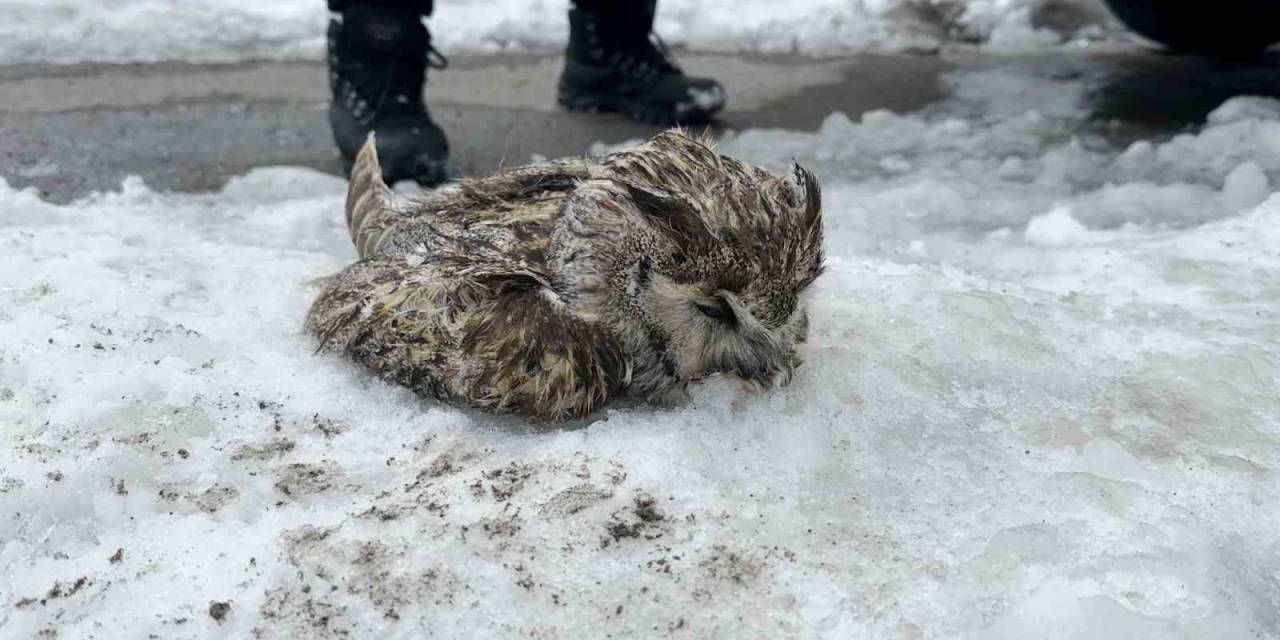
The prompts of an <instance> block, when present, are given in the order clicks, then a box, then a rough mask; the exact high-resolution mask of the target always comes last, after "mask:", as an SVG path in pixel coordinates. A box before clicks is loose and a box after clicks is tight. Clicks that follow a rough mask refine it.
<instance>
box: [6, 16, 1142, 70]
mask: <svg viewBox="0 0 1280 640" xmlns="http://www.w3.org/2000/svg"><path fill="white" fill-rule="evenodd" d="M567 6H568V2H567V0H440V1H439V2H438V3H437V7H436V12H435V15H434V16H433V17H432V18H431V20H430V21H429V23H428V24H429V26H430V28H431V31H432V35H433V38H434V43H435V45H436V46H437V47H438V48H440V49H441V50H443V51H445V52H446V53H460V52H468V51H500V50H511V49H516V50H530V49H531V50H553V51H558V50H560V49H561V48H563V46H564V41H565V38H566V35H567V32H568V25H567V21H566V19H565V15H564V14H565V10H566V8H567ZM659 7H660V8H659V20H658V25H657V27H658V32H659V33H661V34H662V35H663V36H664V37H665V38H666V39H667V40H668V41H669V42H671V43H672V44H675V45H688V46H691V47H695V48H698V49H703V50H721V51H742V50H746V51H768V52H792V51H796V52H802V53H807V54H821V53H833V52H851V51H867V50H874V51H902V50H921V49H923V50H931V49H936V48H938V47H940V46H946V45H950V44H955V43H960V42H964V43H968V42H977V43H986V44H987V45H989V48H991V49H993V50H999V51H1022V50H1027V49H1035V48H1043V47H1046V46H1058V45H1060V44H1063V43H1064V42H1068V41H1069V42H1079V41H1087V40H1090V39H1097V38H1100V37H1107V36H1109V35H1110V36H1114V35H1115V34H1116V33H1118V30H1117V29H1115V26H1114V24H1112V23H1111V22H1110V20H1109V18H1108V17H1107V14H1106V11H1105V9H1103V8H1102V5H1101V1H1100V0H792V1H791V2H788V3H786V10H785V11H779V10H778V4H777V2H774V1H773V0H662V2H661V3H660V5H659ZM328 19H329V17H328V12H327V11H326V10H325V8H324V3H323V2H322V1H321V0H276V1H273V2H261V1H259V0H113V1H111V2H84V1H83V0H0V64H16V63H40V62H56V63H72V62H84V61H97V62H149V61H156V60H194V61H219V62H227V61H237V60H251V59H262V58H270V59H280V58H288V59H294V58H304V59H320V58H321V55H322V51H323V48H324V33H325V28H326V24H327V21H328Z"/></svg>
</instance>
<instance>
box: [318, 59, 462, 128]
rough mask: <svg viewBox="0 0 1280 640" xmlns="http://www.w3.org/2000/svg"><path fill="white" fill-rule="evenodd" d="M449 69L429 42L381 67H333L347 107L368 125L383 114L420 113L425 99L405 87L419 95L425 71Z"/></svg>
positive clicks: (364, 64) (357, 64)
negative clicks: (412, 94)
mask: <svg viewBox="0 0 1280 640" xmlns="http://www.w3.org/2000/svg"><path fill="white" fill-rule="evenodd" d="M448 67H449V59H448V58H446V57H445V56H444V54H443V53H440V51H439V50H438V49H436V48H435V47H434V46H432V45H431V43H430V42H428V43H427V44H426V46H425V47H423V48H422V50H421V51H410V50H408V49H406V50H404V51H401V52H398V54H397V55H393V56H391V57H390V62H388V63H387V64H386V65H382V66H375V65H370V64H368V63H367V62H363V61H356V62H347V63H340V62H336V61H335V63H334V64H333V69H334V72H335V77H336V78H337V79H339V81H340V82H341V87H340V89H341V90H340V93H341V95H342V100H343V103H344V105H345V106H346V108H347V109H348V110H349V111H350V112H351V115H352V116H354V117H355V119H356V121H357V122H359V123H361V124H363V125H366V126H368V125H369V124H372V122H373V121H374V120H376V119H377V118H378V116H379V115H381V114H387V113H395V112H403V113H416V112H417V111H419V110H421V108H422V97H421V96H410V95H407V92H406V88H409V89H410V90H413V91H419V92H420V91H421V86H422V85H421V82H422V81H423V73H424V72H425V69H426V68H431V69H447V68H448Z"/></svg>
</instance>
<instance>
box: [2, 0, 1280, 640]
mask: <svg viewBox="0 0 1280 640" xmlns="http://www.w3.org/2000/svg"><path fill="white" fill-rule="evenodd" d="M672 4H676V3H672ZM951 81H952V82H953V90H954V91H953V94H954V96H955V97H954V98H952V99H951V100H949V101H946V102H944V103H943V104H941V105H939V106H938V107H935V108H931V109H930V110H927V111H925V112H922V113H917V114H913V115H894V114H891V113H887V112H873V113H868V114H866V115H864V116H862V117H860V118H858V119H857V120H854V119H851V118H849V117H846V116H844V115H842V114H834V115H832V116H831V117H829V118H828V119H827V121H826V122H825V123H824V124H823V125H822V127H821V129H820V130H819V131H817V132H815V133H795V132H784V131H773V130H752V131H745V132H742V133H739V134H737V135H734V136H731V137H729V138H728V139H727V140H725V141H724V142H723V143H722V145H721V150H722V151H723V152H724V153H728V154H732V155H735V156H738V157H742V158H744V159H746V160H749V161H753V162H758V163H763V164H766V165H769V166H773V167H775V168H781V167H784V166H786V164H787V163H788V162H789V161H790V159H791V158H792V157H795V158H797V159H798V160H799V161H800V162H801V163H802V164H805V165H807V166H810V167H812V168H814V169H815V170H816V171H817V172H818V173H819V175H820V177H821V179H822V181H823V184H824V191H825V199H824V200H825V203H826V221H827V233H828V240H827V251H828V254H829V256H830V258H829V269H828V271H827V273H826V275H824V276H823V277H822V278H821V279H820V280H819V282H818V283H817V285H816V289H815V291H814V295H813V299H812V308H811V314H812V318H813V329H812V336H811V342H810V347H811V348H810V352H809V354H808V364H807V365H805V367H803V368H802V369H801V370H800V371H799V372H798V375H797V377H796V380H795V382H794V383H793V384H792V385H791V386H790V387H788V388H786V389H782V390H777V391H774V392H770V393H766V394H761V395H751V394H749V393H747V392H745V391H744V390H742V389H741V388H740V387H739V386H738V385H735V384H733V383H731V382H729V381H726V380H713V381H711V382H710V383H708V384H705V385H702V386H700V387H698V388H697V389H696V390H695V391H694V394H693V396H694V397H693V401H692V402H691V404H689V405H688V406H686V407H682V408H677V409H671V410H662V409H655V408H651V407H645V406H632V407H618V408H614V409H611V410H607V411H603V412H601V413H599V414H598V415H596V416H594V417H593V418H592V419H590V420H586V421H584V422H582V423H580V424H575V425H569V426H567V427H565V428H562V429H555V430H550V431H544V430H540V429H538V428H537V427H534V426H531V425H529V424H526V423H524V422H522V421H520V420H517V419H511V418H501V419H499V418H492V417H487V416H483V415H479V414H475V413H472V412H469V411H465V410H460V409H454V408H447V407H444V406H441V405H440V404H438V403H436V402H433V401H429V400H423V399H419V398H417V397H415V396H413V395H412V394H410V393H409V392H407V391H406V390H404V389H402V388H399V387H396V386H392V385H389V384H386V383H383V382H380V381H378V380H377V379H375V378H374V377H372V376H371V375H369V374H368V373H366V372H365V371H362V370H361V369H359V368H357V367H356V366H354V365H352V364H351V363H349V362H346V361H344V360H342V359H340V358H336V357H331V356H321V355H316V354H315V353H314V351H315V344H314V342H313V341H312V340H311V339H310V338H308V337H307V336H305V335H304V334H303V332H302V330H301V324H302V320H303V317H304V315H305V313H306V309H307V306H308V305H309V304H310V302H311V300H312V299H313V298H314V296H315V295H316V294H317V288H316V285H315V283H314V280H315V279H316V278H319V277H322V276H325V275H328V274H330V273H333V272H334V271H336V270H338V269H340V268H341V267H342V266H344V265H345V264H347V263H348V262H349V261H350V260H352V259H353V251H352V248H351V246H350V242H349V241H348V239H347V238H346V233H345V230H344V228H343V225H342V221H341V220H342V219H341V210H342V200H343V192H344V188H345V187H344V184H343V183H342V182H341V181H340V180H338V179H335V178H332V177H328V176H324V175H321V174H318V173H315V172H311V171H308V170H301V169H289V168H270V169H259V170H255V171H253V172H251V173H250V174H248V175H246V176H243V177H240V178H237V179H235V180H233V181H232V182H231V183H230V184H229V185H228V186H227V187H226V188H225V189H224V190H223V191H221V192H220V193H215V194H204V195H188V194H166V193H157V192H155V191H153V190H151V189H149V188H147V187H146V185H144V184H142V183H141V182H140V181H138V180H136V179H134V180H129V181H127V182H126V183H125V184H124V185H123V186H122V188H121V190H120V191H119V192H114V193H104V194H100V195H95V196H92V197H88V198H85V199H83V200H80V201H77V202H74V203H72V204H69V205H66V206H58V205H54V204H50V203H47V202H44V201H42V200H41V199H40V198H39V197H37V195H36V194H35V193H34V192H33V191H31V190H19V189H14V188H10V187H7V186H0V247H3V251H0V438H2V440H0V442H2V444H0V513H3V514H4V517H3V518H2V519H0V573H2V574H3V575H4V579H3V581H0V636H3V637H6V638H25V637H32V636H35V635H37V634H39V633H40V632H42V631H44V630H49V629H54V630H56V631H57V633H58V636H59V637H68V638H81V637H94V638H135V637H147V636H148V635H149V634H154V635H155V636H158V637H164V638H200V637H235V638H241V637H250V636H251V634H257V635H259V636H260V637H266V638H274V637H308V638H337V637H348V636H349V637H404V638H421V637H440V638H490V637H492V638H516V637H538V638H600V637H614V638H651V637H674V638H783V637H801V638H842V639H843V638H907V639H926V638H939V639H942V638H946V639H953V638H961V639H983V640H988V639H1001V638H1007V639H1018V640H1022V639H1025V638H1038V639H1059V638H1060V639H1080V640H1085V639H1088V640H1097V639H1108V638H1111V639H1117V640H1120V639H1123V640H1134V639H1171V638H1172V639H1213V640H1245V639H1256V638H1273V637H1277V636H1280V510H1277V509H1276V505H1277V504H1280V477H1277V471H1276V470H1277V467H1278V465H1280V394H1278V393H1277V383H1278V382H1280V320H1278V318H1277V309H1278V308H1280V307H1278V305H1277V302H1280V195H1276V194H1273V193H1272V185H1274V184H1275V181H1276V180H1277V178H1280V103H1276V102H1270V101H1264V100H1252V99H1238V100H1233V101H1232V102H1229V103H1227V104H1226V105H1224V106H1223V107H1222V108H1220V109H1219V110H1218V111H1216V112H1215V113H1214V115H1213V117H1212V118H1211V119H1210V122H1209V124H1207V125H1206V126H1205V127H1204V128H1203V129H1202V130H1199V131H1195V132H1190V133H1186V134H1182V135H1178V136H1176V137H1173V138H1171V139H1167V140H1143V141H1138V142H1136V143H1133V144H1132V145H1128V146H1125V147H1124V148H1114V147H1112V146H1110V145H1108V144H1106V143H1105V141H1099V140H1096V139H1091V138H1089V137H1088V136H1080V135H1075V134H1074V133H1073V132H1075V131H1079V130H1080V123H1079V121H1078V117H1079V114H1073V113H1072V112H1071V110H1070V108H1069V103H1068V102H1063V103H1062V104H1061V109H1060V111H1054V110H1053V109H1050V110H1049V111H1033V110H1029V109H1028V108H1027V104H1031V103H1038V104H1051V103H1049V102H1046V101H1044V100H1039V99H1036V98H1035V97H1034V96H1032V97H1030V98H1024V99H1025V100H1028V101H1029V102H1028V103H1027V104H1024V105H1023V106H1022V108H1020V109H1017V108H1014V107H1017V103H1016V102H1013V101H1012V100H1013V98H1009V97H1008V96H1006V95H1004V94H1001V92H1000V90H999V88H1000V87H1005V88H1007V89H1009V90H1010V92H1011V94H1019V95H1021V94H1034V91H1033V89H1034V87H1035V81H1034V80H1032V79H1029V78H1024V79H1023V80H1021V84H1019V81H1018V80H1017V78H1011V77H1009V76H1005V75H1000V74H996V73H974V74H966V75H962V76H954V77H953V78H952V79H951ZM1019 88H1021V89H1026V90H1024V91H1019ZM981 100H992V101H998V102H1000V103H1001V104H1005V105H1006V107H1005V108H1004V110H1003V111H1002V110H999V109H994V108H992V107H991V105H990V104H984V103H981V102H980V101H981ZM975 101H977V102H975ZM992 104H994V102H993V103H992ZM224 605H225V606H224Z"/></svg>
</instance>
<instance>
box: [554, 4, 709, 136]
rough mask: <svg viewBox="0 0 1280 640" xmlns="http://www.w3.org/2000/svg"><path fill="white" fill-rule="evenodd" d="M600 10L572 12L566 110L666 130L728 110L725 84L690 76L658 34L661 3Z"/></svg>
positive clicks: (562, 93)
mask: <svg viewBox="0 0 1280 640" xmlns="http://www.w3.org/2000/svg"><path fill="white" fill-rule="evenodd" d="M596 5H598V6H599V7H600V8H598V9H597V8H596V7H595V6H593V7H592V8H591V9H586V8H583V7H575V8H573V9H571V10H570V11H569V47H568V50H567V51H566V52H565V63H564V72H563V73H562V74H561V76H560V87H559V102H560V106H562V107H564V108H566V109H568V110H570V111H620V112H622V113H624V114H626V115H627V116H629V117H631V118H632V119H634V120H638V121H640V122H649V123H655V124H662V125H671V124H684V123H696V122H706V121H707V120H709V119H710V118H711V117H712V116H713V115H715V114H716V113H717V112H718V111H720V110H721V109H723V108H724V103H725V92H724V88H723V87H721V86H720V83H718V82H716V81H715V80H711V79H707V78H691V77H689V76H686V75H684V72H682V71H681V70H680V68H679V67H677V66H676V65H675V64H674V63H672V61H671V58H670V57H669V55H668V53H667V49H666V47H665V46H663V45H662V41H661V40H658V39H657V36H656V34H653V33H652V30H653V18H654V14H655V8H656V0H627V1H616V2H600V3H596Z"/></svg>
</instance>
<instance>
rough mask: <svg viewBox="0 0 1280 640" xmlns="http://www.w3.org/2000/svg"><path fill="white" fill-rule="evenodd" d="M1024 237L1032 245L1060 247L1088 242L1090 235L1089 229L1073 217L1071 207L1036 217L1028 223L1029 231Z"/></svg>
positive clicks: (1055, 209) (1058, 208)
mask: <svg viewBox="0 0 1280 640" xmlns="http://www.w3.org/2000/svg"><path fill="white" fill-rule="evenodd" d="M1022 237H1023V238H1024V239H1026V241H1027V242H1030V243H1031V244H1038V245H1041V246H1045V247H1060V246H1063V245H1068V244H1079V243H1082V242H1088V241H1089V238H1090V234H1089V228H1088V227H1086V226H1084V225H1083V224H1080V221H1078V220H1076V219H1075V218H1073V217H1071V209H1070V208H1069V207H1056V208H1054V209H1053V210H1052V211H1050V212H1049V213H1046V214H1044V215H1039V216H1036V217H1034V218H1032V219H1031V220H1030V221H1029V222H1027V229H1026V231H1024V232H1023V234H1022Z"/></svg>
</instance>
